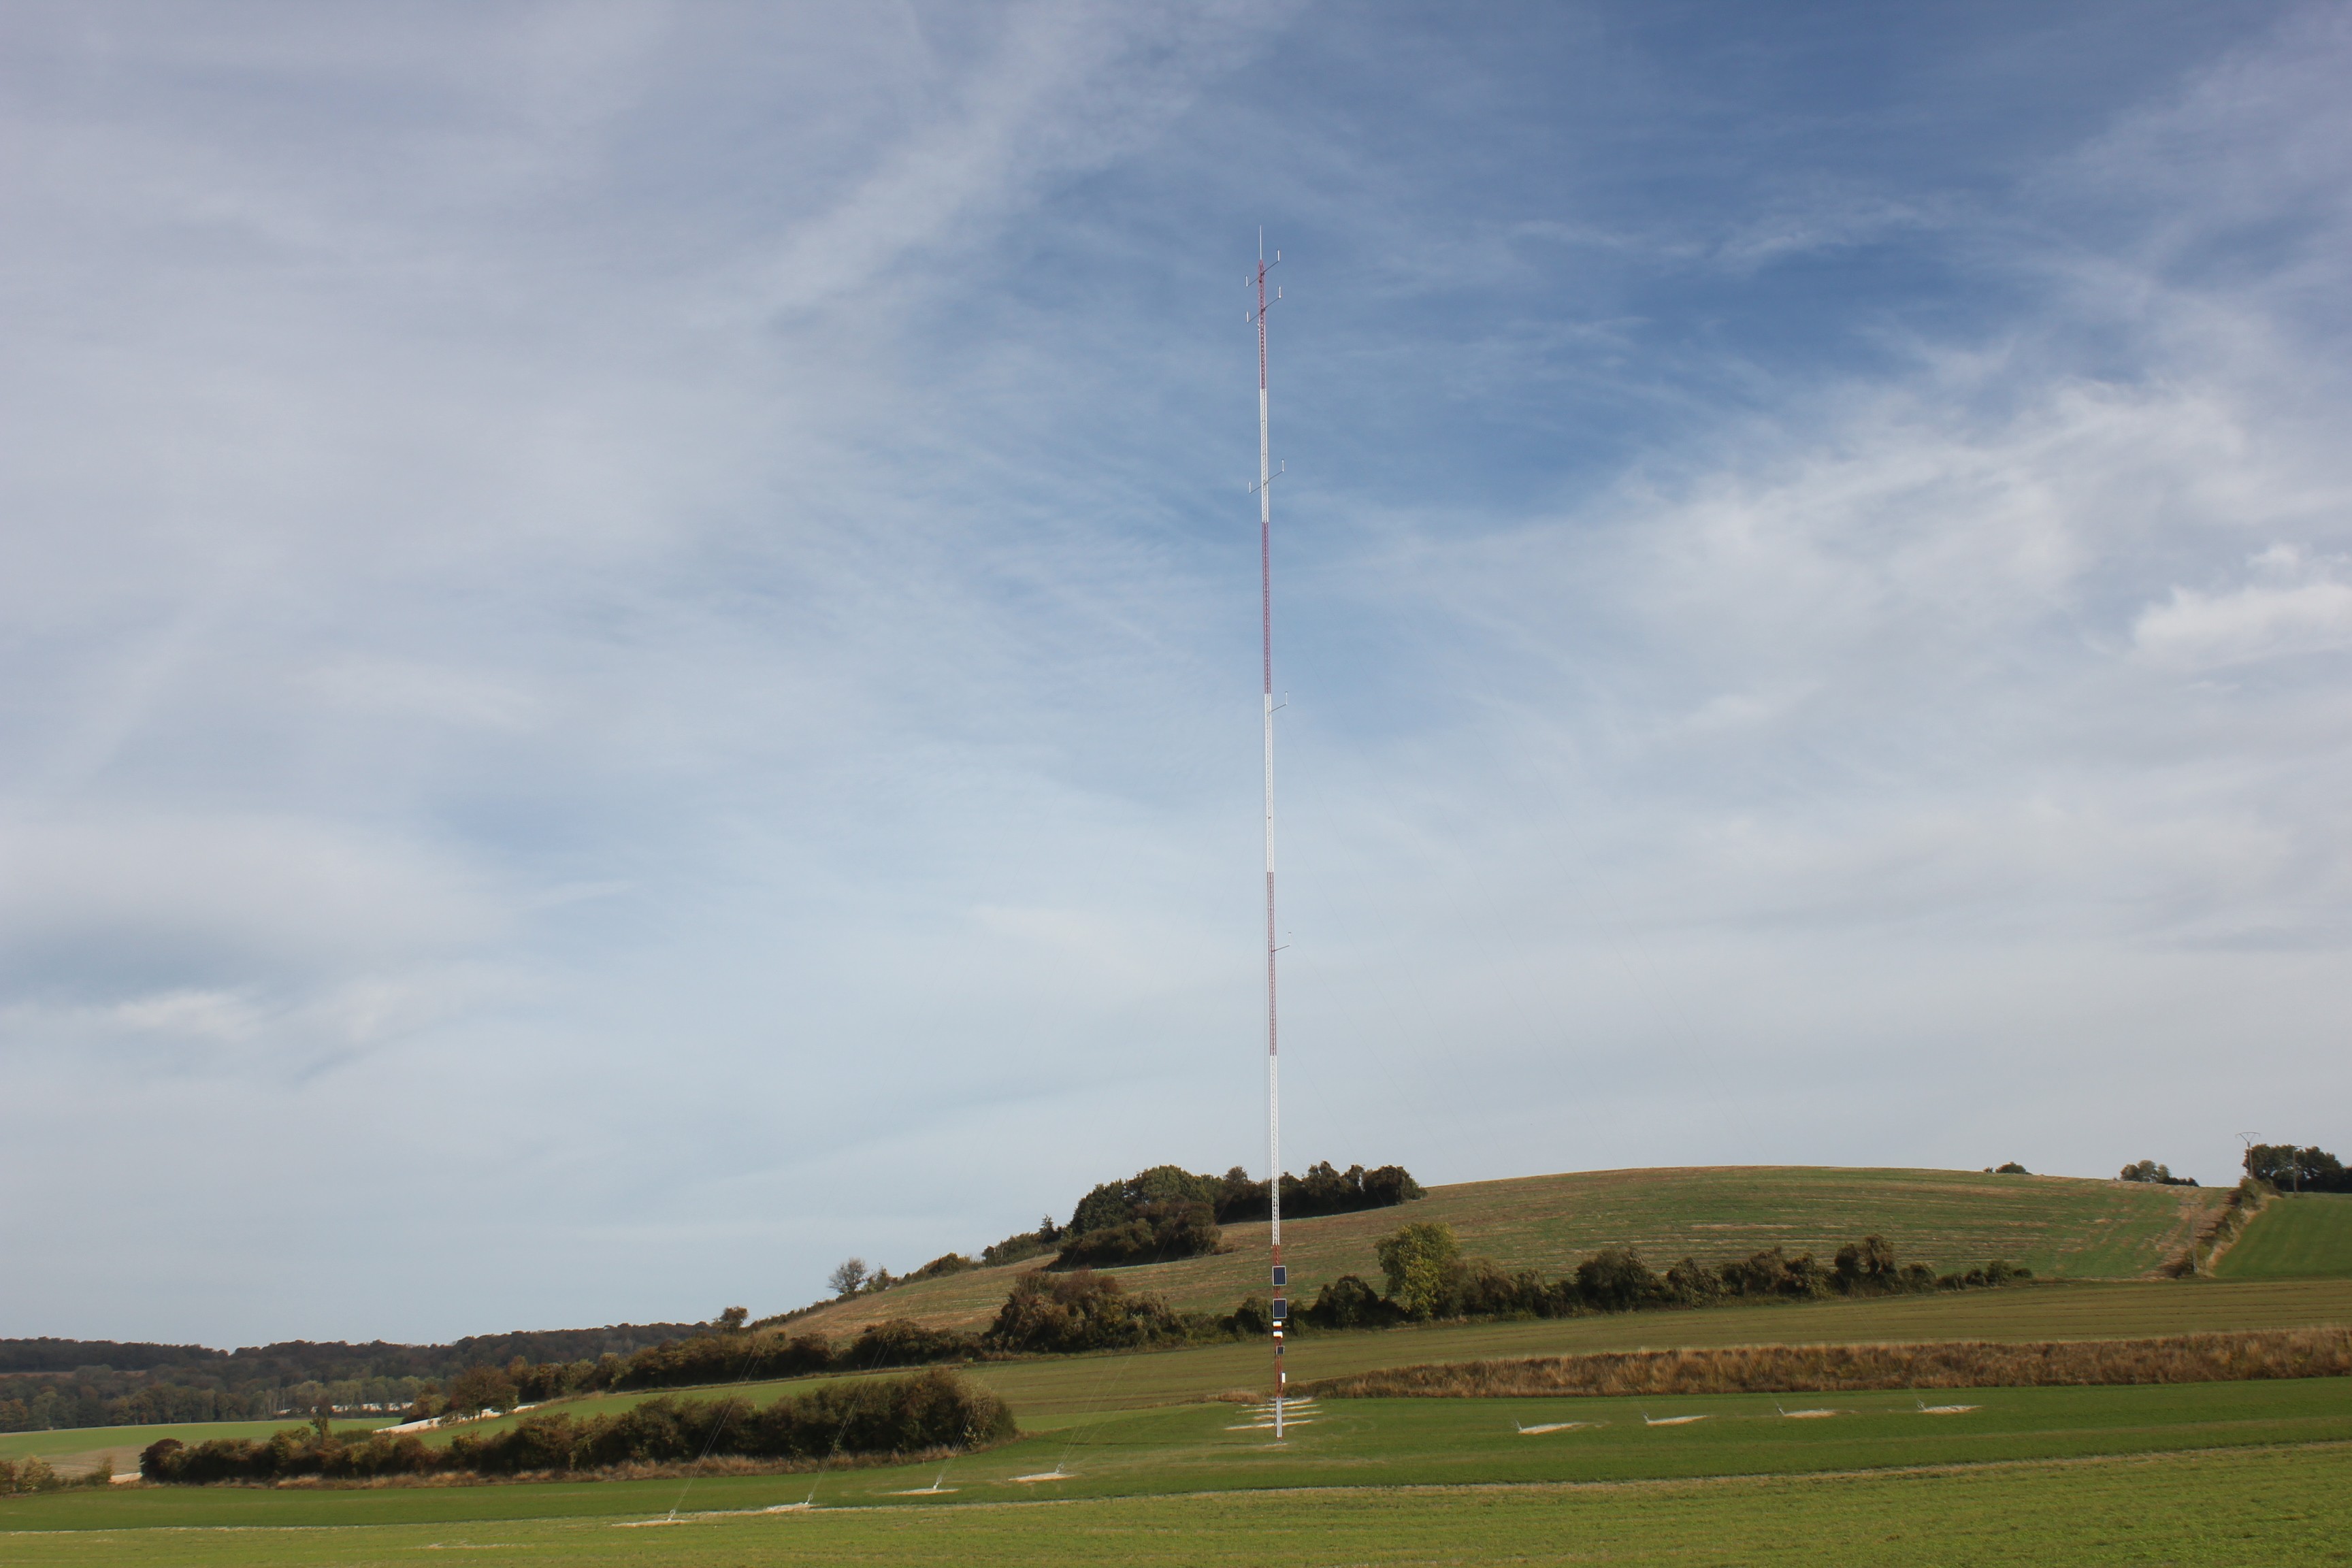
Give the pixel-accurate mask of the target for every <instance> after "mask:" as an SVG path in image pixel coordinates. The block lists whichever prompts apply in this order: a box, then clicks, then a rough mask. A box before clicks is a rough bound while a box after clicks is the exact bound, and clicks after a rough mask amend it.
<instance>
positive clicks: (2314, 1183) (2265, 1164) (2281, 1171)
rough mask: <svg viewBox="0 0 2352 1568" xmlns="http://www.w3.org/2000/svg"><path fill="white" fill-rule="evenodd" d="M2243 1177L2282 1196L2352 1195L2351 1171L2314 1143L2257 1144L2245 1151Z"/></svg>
mask: <svg viewBox="0 0 2352 1568" xmlns="http://www.w3.org/2000/svg"><path fill="white" fill-rule="evenodd" d="M2246 1174H2247V1175H2249V1176H2251V1177H2252V1178H2253V1179H2254V1180H2255V1181H2258V1182H2268V1183H2269V1184H2271V1185H2272V1186H2274V1187H2276V1188H2277V1189H2278V1190H2279V1191H2281V1192H2283V1193H2352V1171H2347V1170H2346V1169H2345V1168H2344V1162H2343V1161H2341V1160H2338V1159H2337V1158H2336V1156H2335V1155H2333V1154H2331V1153H2329V1152H2327V1151H2326V1150H2325V1149H2322V1148H2320V1147H2319V1146H2318V1145H2317V1144H2312V1145H2310V1146H2308V1147H2305V1148H2302V1149H2298V1148H2296V1147H2295V1146H2294V1144H2292V1143H2256V1144H2254V1145H2253V1146H2252V1148H2249V1149H2248V1150H2247V1151H2246Z"/></svg>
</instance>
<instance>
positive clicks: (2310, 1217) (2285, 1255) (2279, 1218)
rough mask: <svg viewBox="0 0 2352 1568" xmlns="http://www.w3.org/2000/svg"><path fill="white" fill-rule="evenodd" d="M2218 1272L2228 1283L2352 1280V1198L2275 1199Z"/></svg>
mask: <svg viewBox="0 0 2352 1568" xmlns="http://www.w3.org/2000/svg"><path fill="white" fill-rule="evenodd" d="M2213 1272H2214V1273H2215V1274H2217V1275H2219V1276H2221V1278H2222V1279H2352V1195H2347V1194H2340V1193H2305V1194H2299V1195H2296V1196H2293V1197H2289V1196H2287V1195H2285V1194H2281V1195H2280V1196H2278V1197H2275V1198H2273V1199H2272V1200H2271V1201H2270V1202H2269V1203H2268V1204H2266V1205H2263V1212H2262V1213H2260V1214H2258V1215H2255V1216H2254V1218H2253V1221H2252V1223H2251V1224H2249V1225H2248V1226H2246V1229H2245V1233H2244V1234H2243V1235H2242V1236H2241V1237H2239V1238H2238V1240H2237V1242H2236V1243H2235V1244H2234V1245H2233V1246H2231V1248H2230V1249H2229V1250H2228V1251H2227V1252H2225V1253H2223V1254H2222V1255H2221V1261H2220V1262H2219V1263H2217V1264H2216V1265H2214V1268H2213Z"/></svg>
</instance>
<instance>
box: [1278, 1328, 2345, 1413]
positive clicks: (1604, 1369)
mask: <svg viewBox="0 0 2352 1568" xmlns="http://www.w3.org/2000/svg"><path fill="white" fill-rule="evenodd" d="M2347 1374H2352V1329H2276V1330H2258V1331H2244V1332H2239V1333H2216V1334H2179V1335H2176V1336H2173V1337H2171V1338H2168V1339H2155V1340H2077V1341H2063V1342H2046V1343H2042V1344H1989V1343H1984V1342H1978V1341H1960V1342H1950V1343H1945V1344H1924V1345H1756V1346H1748V1347H1743V1348H1738V1349H1731V1350H1676V1351H1611V1352H1600V1353H1597V1354H1592V1355H1570V1356H1534V1357H1529V1358H1528V1359H1526V1360H1523V1361H1465V1362H1444V1363H1433V1364H1428V1365H1423V1366H1400V1367H1391V1368H1388V1369H1386V1370H1384V1371H1380V1372H1366V1373H1357V1374H1355V1375H1354V1376H1352V1377H1332V1378H1325V1379H1324V1380H1322V1381H1321V1382H1319V1383H1311V1384H1307V1385H1306V1386H1305V1387H1304V1388H1303V1389H1301V1390H1300V1392H1301V1393H1302V1394H1319V1395H1322V1396H1324V1397H1327V1398H1337V1399H1347V1398H1355V1399H1392V1398H1400V1397H1416V1396H1417V1397H1423V1398H1433V1399H1503V1398H1520V1397H1528V1396H1533V1395H1542V1396H1551V1395H1558V1394H1591V1395H1596V1396H1599V1395H1612V1394H1859V1393H1864V1392H1867V1391H1870V1390H1873V1389H1890V1388H2032V1387H2051V1386H2077V1387H2088V1386H2096V1385H2104V1384H2134V1383H2245V1382H2252V1381H2257V1380H2260V1379H2265V1378H2285V1377H2343V1376H2346V1375H2347Z"/></svg>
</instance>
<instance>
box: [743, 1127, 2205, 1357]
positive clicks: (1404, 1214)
mask: <svg viewBox="0 0 2352 1568" xmlns="http://www.w3.org/2000/svg"><path fill="white" fill-rule="evenodd" d="M2227 1196H2228V1193H2227V1191H2226V1190H2224V1189H2219V1188H2210V1187H2159V1186H2147V1185H2142V1184H2137V1183H2128V1182H2109V1181H2091V1180H2086V1179H2083V1178H2078V1177H2071V1176H2000V1175H1992V1174H1990V1173H1980V1172H1974V1171H1904V1170H1832V1169H1826V1168H1822V1167H1817V1166H1786V1165H1725V1166H1706V1167H1692V1168H1684V1169H1668V1170H1636V1171H1581V1172H1573V1173H1568V1174H1563V1175H1552V1176H1527V1177H1521V1178H1517V1179H1515V1180H1511V1181H1501V1182H1465V1183H1461V1184H1455V1185H1453V1186H1444V1187H1433V1188H1431V1189H1430V1193H1429V1196H1427V1197H1425V1198H1423V1199H1421V1200H1419V1201H1417V1202H1414V1203H1411V1204H1407V1205H1403V1206H1402V1207H1401V1208H1390V1209H1372V1210H1370V1211H1367V1212H1365V1213H1362V1214H1349V1215H1325V1216H1322V1217H1319V1218H1316V1219H1303V1220H1291V1221H1288V1222H1286V1223H1285V1225H1284V1226H1283V1252H1284V1261H1285V1262H1286V1264H1287V1265H1288V1266H1289V1268H1290V1279H1291V1284H1292V1294H1293V1296H1294V1297H1297V1298H1298V1299H1300V1300H1313V1297H1314V1293H1315V1291H1316V1290H1317V1289H1318V1288H1320V1287H1321V1286H1322V1285H1324V1284H1326V1283H1328V1281H1330V1280H1332V1279H1337V1278H1338V1277H1339V1276H1340V1275H1342V1274H1357V1275H1360V1276H1362V1277H1363V1278H1365V1279H1370V1280H1372V1281H1374V1282H1375V1283H1377V1282H1378V1281H1379V1280H1380V1279H1381V1272H1380V1264H1379V1261H1378V1259H1377V1258H1375V1257H1374V1256H1373V1251H1372V1247H1373V1244H1374V1243H1375V1242H1376V1241H1377V1240H1378V1239H1379V1238H1380V1237H1382V1236H1385V1235H1387V1234H1388V1233H1389V1232H1391V1231H1392V1230H1394V1229H1395V1228H1396V1227H1397V1226H1400V1225H1402V1224H1404V1223H1406V1222H1407V1221H1408V1220H1412V1221H1422V1220H1436V1221H1443V1222H1444V1223H1445V1224H1447V1225H1450V1226H1453V1227H1454V1230H1455V1232H1456V1233H1457V1234H1458V1235H1459V1236H1460V1237H1461V1238H1462V1245H1463V1249H1464V1250H1465V1251H1466V1252H1469V1253H1473V1254H1480V1255H1484V1256H1486V1257H1490V1258H1494V1259H1496V1261H1497V1262H1499V1263H1501V1264H1503V1265H1504V1266H1505V1267H1506V1268H1515V1269H1516V1268H1536V1269H1540V1270H1542V1271H1544V1272H1546V1273H1549V1274H1558V1273H1561V1272H1563V1271H1564V1270H1566V1269H1567V1268H1570V1266H1571V1265H1573V1264H1574V1263H1575V1262H1576V1261H1577V1260H1578V1259H1580V1258H1584V1257H1586V1256H1588V1255H1590V1254H1591V1253H1592V1252H1595V1251H1597V1250H1599V1249H1600V1248H1601V1247H1634V1248H1635V1249H1637V1250H1638V1251H1640V1252H1641V1254H1642V1255H1643V1257H1644V1258H1648V1259H1649V1260H1650V1261H1651V1262H1652V1263H1653V1264H1654V1265H1657V1266H1659V1267H1661V1268H1663V1267H1664V1265H1666V1264H1668V1263H1671V1262H1673V1261H1674V1260H1675V1259H1676V1258H1683V1257H1685V1256H1690V1257H1695V1258H1698V1259H1699V1260H1700V1261H1701V1262H1705V1263H1716V1262H1720V1261H1722V1260H1724V1259H1726V1258H1744V1257H1746V1256H1748V1254H1749V1253H1752V1252H1757V1251H1760V1250H1762V1249H1763V1248H1765V1247H1784V1248H1786V1249H1787V1250H1788V1251H1790V1252H1791V1253H1800V1252H1811V1253H1814V1254H1816V1255H1817V1256H1820V1257H1822V1258H1828V1257H1829V1256H1830V1255H1831V1254H1832V1253H1833V1252H1835V1251H1836V1250H1837V1248H1838V1247H1840V1246H1842V1245H1843V1244H1844V1243H1846V1242H1849V1241H1853V1240H1855V1239H1857V1238H1859V1237H1863V1236H1864V1235H1868V1234H1873V1233H1875V1234H1877V1235H1881V1236H1884V1237H1886V1238H1887V1240H1889V1241H1890V1242H1892V1243H1893V1244H1894V1246H1895V1251H1896V1252H1897V1253H1898V1254H1899V1255H1900V1256H1901V1257H1903V1258H1905V1259H1906V1261H1919V1262H1925V1263H1928V1264H1931V1265H1933V1266H1935V1267H1936V1268H1939V1269H1952V1268H1969V1267H1970V1266H1972V1265H1975V1264H1979V1263H1982V1262H1983V1261H1985V1260H1986V1259H1987V1258H2007V1259H2008V1260H2009V1261H2011V1263H2020V1264H2023V1265H2024V1266H2025V1267H2027V1268H2031V1269H2032V1270H2033V1272H2034V1274H2035V1275H2036V1277H2038V1278H2041V1279H2141V1278H2149V1277H2153V1276H2154V1275H2155V1274H2156V1273H2157V1272H2158V1270H2159V1269H2161V1268H2163V1267H2164V1266H2165V1265H2166V1263H2168V1261H2169V1260H2170V1259H2172V1258H2174V1257H2176V1256H2177V1255H2179V1253H2181V1252H2182V1251H2184V1250H2185V1249H2186V1248H2187V1247H2188V1246H2189V1242H2190V1240H2191V1239H2192V1237H2194V1236H2195V1235H2196V1233H2197V1231H2198V1229H2199V1227H2200V1226H2201V1225H2203V1224H2204V1223H2205V1222H2206V1220H2207V1219H2208V1217H2209V1216H2210V1211H2212V1210H2214V1209H2216V1208H2218V1207H2219V1206H2220V1205H2221V1203H2222V1202H2224V1201H2225V1199H2226V1198H2227ZM1224 1235H1225V1240H1226V1243H1227V1245H1228V1248H1229V1250H1227V1251H1225V1252H1223V1253H1220V1254H1218V1255H1216V1256H1214V1257H1210V1258H1185V1259H1182V1260H1181V1261H1179V1262H1174V1263H1160V1264H1151V1265H1148V1266H1144V1267H1131V1268H1118V1269H1116V1270H1114V1272H1116V1273H1117V1274H1118V1276H1119V1277H1120V1278H1121V1279H1124V1280H1126V1281H1127V1282H1128V1285H1129V1289H1136V1290H1150V1291H1154V1292H1156V1293H1158V1294H1160V1295H1161V1296H1164V1297H1165V1298H1166V1299H1167V1300H1168V1302H1169V1304H1170V1305H1171V1306H1174V1307H1177V1308H1180V1309H1184V1310H1201V1311H1212V1310H1213V1311H1218V1312H1227V1311H1231V1310H1233V1307H1234V1302H1236V1301H1238V1300H1241V1299H1242V1298H1243V1297H1244V1296H1245V1295H1248V1294H1249V1293H1251V1292H1252V1291H1255V1290H1261V1289H1263V1288H1264V1285H1265V1279H1264V1275H1265V1226H1264V1225H1263V1224H1252V1225H1234V1226H1226V1227H1224ZM1037 1261H1039V1260H1032V1261H1030V1262H1028V1263H1021V1264H1010V1265H1007V1266H1005V1267H1003V1268H983V1269H977V1270H974V1271H972V1272H971V1273H967V1274H954V1275H950V1276H948V1277H946V1278H944V1279H926V1280H922V1281H919V1282H918V1283H916V1284H913V1285H904V1286H900V1287H898V1288H897V1289H891V1290H887V1291H883V1292H881V1293H880V1294H878V1295H873V1296H860V1297H857V1298H855V1299H853V1300H847V1301H843V1302H840V1303H837V1304H835V1305H833V1306H829V1307H826V1308H825V1309H824V1310H822V1311H818V1312H814V1313H811V1314H809V1315H808V1316H806V1317H803V1318H799V1319H796V1320H794V1321H793V1322H792V1323H791V1324H790V1325H789V1327H788V1328H787V1330H786V1331H787V1332H790V1333H806V1332H810V1331H815V1332H819V1333H824V1334H829V1335H833V1336H835V1337H839V1336H842V1335H845V1334H850V1333H854V1332H856V1331H857V1330H858V1329H859V1328H862V1327H863V1326H865V1325H866V1324H867V1323H872V1322H879V1321H883V1320H885V1319H887V1318H907V1319H910V1320H912V1321H916V1322H919V1323H922V1324H924V1325H926V1326H927V1327H932V1328H962V1329H978V1328H982V1327H984V1326H986V1324H987V1323H988V1322H989V1321H991V1320H992V1318H993V1317H994V1316H995V1313H996V1310H997V1308H998V1307H999V1306H1001V1305H1002V1304H1003V1300H1004V1295H1005V1292H1006V1291H1007V1290H1009V1289H1012V1285H1013V1279H1014V1278H1015V1277H1016V1276H1017V1275H1019V1274H1020V1273H1022V1272H1023V1271H1024V1270H1025V1269H1028V1268H1035V1267H1036V1266H1037Z"/></svg>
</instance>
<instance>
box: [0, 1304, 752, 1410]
mask: <svg viewBox="0 0 2352 1568" xmlns="http://www.w3.org/2000/svg"><path fill="white" fill-rule="evenodd" d="M708 1326H709V1325H706V1324H702V1323H614V1324H611V1325H609V1326H607V1327H604V1328H601V1329H546V1330H540V1331H528V1332H520V1333H509V1334H475V1335H469V1336H468V1337H467V1338H465V1339H462V1340H458V1341H457V1342H454V1343H451V1344H446V1345H396V1344H387V1343H385V1342H383V1341H381V1340H377V1341H374V1342H370V1343H367V1344H345V1343H342V1342H319V1343H313V1342H310V1341H308V1340H291V1341H289V1342H285V1343H282V1344H274V1345H256V1346H248V1347H247V1348H245V1349H243V1350H235V1351H219V1350H214V1349H212V1348H211V1347H210V1346H207V1345H159V1344H148V1343H144V1342H122V1341H118V1340H59V1339H29V1340H0V1432H46V1431H52V1430H55V1429H58V1428H60V1427H68V1426H152V1425H154V1424H156V1423H159V1422H166V1421H255V1420H266V1419H268V1417H270V1416H273V1415H284V1414H288V1413H289V1412H300V1413H303V1414H305V1415H307V1414H309V1413H310V1411H312V1410H315V1409H317V1408H318V1407H319V1406H320V1405H331V1406H333V1407H334V1408H336V1409H339V1410H342V1411H346V1412H349V1411H359V1410H364V1409H367V1408H369V1407H370V1406H373V1407H375V1408H378V1409H381V1410H384V1411H387V1412H388V1411H394V1410H399V1409H404V1408H405V1407H406V1406H408V1405H410V1404H412V1403H414V1402H415V1398H416V1396H417V1393H418V1391H419V1390H420V1389H421V1388H422V1387H423V1386H424V1384H426V1383H429V1382H434V1381H436V1380H440V1379H446V1378H448V1377H449V1376H451V1375H452V1374H454V1373H457V1372H459V1371H461V1370H463V1369H465V1368H467V1367H469V1366H483V1365H488V1366H500V1365H504V1364H506V1363H509V1362H511V1361H513V1360H515V1359H517V1358H518V1357H519V1358H520V1359H521V1360H523V1361H526V1362H577V1361H594V1360H596V1359H598V1358H600V1357H602V1356H605V1355H615V1356H627V1355H631V1354H633V1353H635V1352H637V1351H640V1350H644V1349H646V1348H647V1347H648V1346H651V1345H656V1344H660V1343H663V1342H667V1341H672V1340H679V1339H684V1338H687V1337H688V1336H689V1335H692V1334H695V1333H698V1332H700V1331H702V1330H704V1329H705V1328H706V1327H708Z"/></svg>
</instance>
